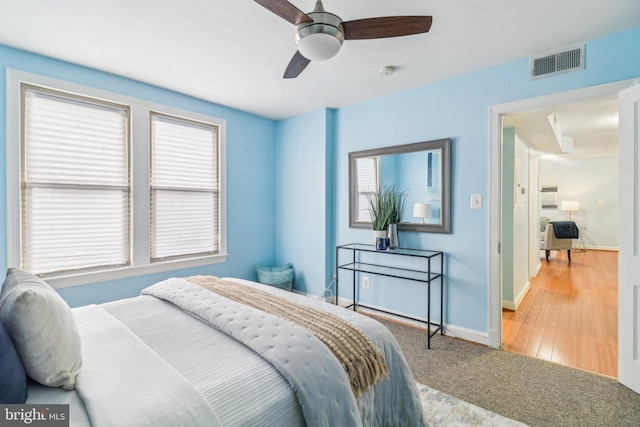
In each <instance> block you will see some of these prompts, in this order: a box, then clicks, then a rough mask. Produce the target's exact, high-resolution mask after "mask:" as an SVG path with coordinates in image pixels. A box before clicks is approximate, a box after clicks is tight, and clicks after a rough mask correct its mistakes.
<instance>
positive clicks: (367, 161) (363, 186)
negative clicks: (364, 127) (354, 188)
mask: <svg viewBox="0 0 640 427" xmlns="http://www.w3.org/2000/svg"><path fill="white" fill-rule="evenodd" d="M356 167H357V175H358V201H357V203H358V221H366V222H371V212H370V211H369V198H370V197H371V196H372V195H373V193H375V192H376V190H377V188H378V158H377V157H364V158H361V159H358V160H357V162H356Z"/></svg>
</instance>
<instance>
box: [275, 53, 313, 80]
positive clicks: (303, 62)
mask: <svg viewBox="0 0 640 427" xmlns="http://www.w3.org/2000/svg"><path fill="white" fill-rule="evenodd" d="M309 62H311V61H309V60H308V59H307V58H305V57H304V56H302V54H301V53H300V52H298V51H296V54H295V55H293V58H291V61H289V65H287V69H286V70H285V72H284V76H282V77H283V78H285V79H295V78H296V77H298V76H299V75H300V73H301V72H302V71H303V70H304V69H305V68H307V65H309Z"/></svg>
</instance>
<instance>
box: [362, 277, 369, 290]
mask: <svg viewBox="0 0 640 427" xmlns="http://www.w3.org/2000/svg"><path fill="white" fill-rule="evenodd" d="M369 284H370V283H369V278H368V277H363V278H362V287H363V288H365V289H369Z"/></svg>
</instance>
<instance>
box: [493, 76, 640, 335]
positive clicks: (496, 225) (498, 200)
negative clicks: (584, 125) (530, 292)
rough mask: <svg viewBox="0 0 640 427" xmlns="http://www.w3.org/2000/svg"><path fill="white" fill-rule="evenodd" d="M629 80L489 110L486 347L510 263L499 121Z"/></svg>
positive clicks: (497, 330)
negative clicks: (506, 249)
mask: <svg viewBox="0 0 640 427" xmlns="http://www.w3.org/2000/svg"><path fill="white" fill-rule="evenodd" d="M633 83H634V82H633V81H624V82H617V83H612V84H607V85H601V86H596V87H590V88H586V89H579V90H575V91H570V92H563V93H558V94H553V95H548V96H544V97H539V98H532V99H528V100H523V101H516V102H513V103H509V104H503V105H499V106H494V107H492V108H491V111H490V113H491V114H490V135H491V137H490V147H489V153H490V194H489V196H490V197H489V200H490V203H489V222H490V223H489V241H490V242H489V247H490V267H489V283H490V285H489V299H490V301H489V333H488V343H489V345H490V346H492V347H495V348H500V347H501V346H502V267H503V263H509V262H512V261H511V260H508V259H503V258H505V257H503V253H501V247H502V244H503V241H502V220H501V213H502V196H501V194H502V184H503V183H502V168H503V165H502V163H501V155H502V152H501V150H502V146H501V145H502V118H503V116H504V115H506V114H513V113H517V112H522V111H531V110H535V109H539V108H556V107H558V106H561V105H569V104H572V103H583V102H588V101H590V100H593V99H598V98H602V97H606V96H614V95H617V93H618V92H619V91H621V90H623V89H626V88H628V87H630V86H632V85H633ZM536 244H537V242H536Z"/></svg>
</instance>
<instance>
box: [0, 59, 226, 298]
mask: <svg viewBox="0 0 640 427" xmlns="http://www.w3.org/2000/svg"><path fill="white" fill-rule="evenodd" d="M6 71H7V73H6V96H7V103H6V173H7V180H6V183H7V184H6V192H7V193H6V194H7V196H6V197H7V222H6V233H7V267H16V268H20V266H21V253H22V236H21V230H22V224H21V206H22V203H21V201H22V200H21V189H20V183H21V180H20V174H21V172H22V165H21V157H22V152H21V132H22V123H21V120H22V115H21V109H22V106H21V100H20V98H21V95H20V92H21V86H22V84H28V85H31V86H36V87H42V88H44V89H51V90H54V91H57V92H66V93H68V94H70V95H71V96H73V95H76V96H81V97H88V98H95V99H99V100H103V101H106V102H113V103H116V104H122V105H127V106H129V107H130V113H131V117H130V120H131V122H130V123H131V126H130V129H129V141H130V147H129V150H130V152H129V154H130V156H131V158H130V161H129V168H130V171H129V173H130V177H131V216H130V227H131V231H130V238H131V248H130V251H131V265H129V266H123V267H116V268H108V269H100V270H92V271H74V272H64V273H60V274H54V275H50V276H49V275H47V276H46V280H47V283H49V284H50V285H51V286H53V287H54V288H64V287H69V286H77V285H84V284H89V283H97V282H105V281H110V280H118V279H124V278H128V277H133V276H140V275H146V274H153V273H159V272H166V271H172V270H178V269H184V268H191V267H198V266H204V265H210V264H217V263H222V262H225V261H226V260H227V257H228V253H227V214H226V203H227V200H226V199H227V188H226V176H227V174H226V163H227V162H226V120H224V119H220V118H217V117H213V116H209V115H206V114H202V113H198V112H193V111H187V110H183V109H179V108H176V107H172V106H168V105H163V104H158V103H154V102H151V101H146V100H143V99H139V98H133V97H130V96H126V95H121V94H117V93H113V92H109V91H105V90H101V89H96V88H91V87H87V86H82V85H78V84H74V83H70V82H66V81H62V80H57V79H53V78H50V77H46V76H40V75H36V74H31V73H27V72H24V71H20V70H15V69H10V68H7V70H6ZM152 112H159V113H162V114H167V115H170V116H175V117H179V118H184V119H186V120H195V121H199V122H204V123H210V124H212V125H215V126H218V127H219V143H218V154H217V159H218V174H219V179H220V182H219V192H220V202H219V212H218V221H219V224H220V228H219V235H218V239H219V241H218V242H219V251H218V253H216V254H203V255H197V256H192V257H187V258H180V259H168V260H163V261H153V262H152V260H151V251H150V232H149V229H150V227H149V223H150V218H151V216H150V200H151V198H150V182H149V180H150V161H151V157H150V156H151V150H150V144H151V130H150V127H151V113H152Z"/></svg>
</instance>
